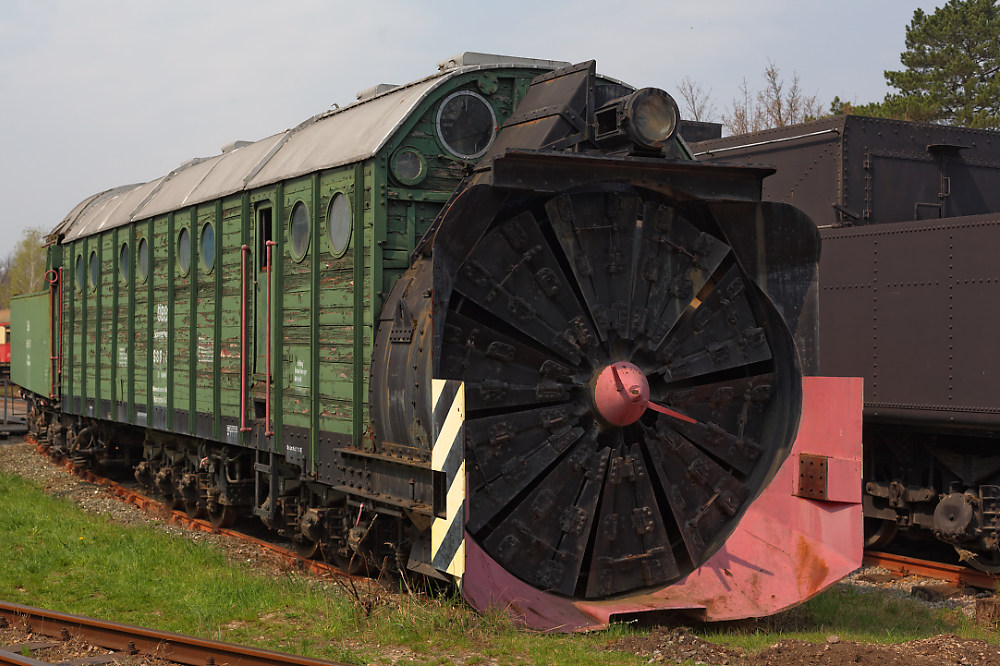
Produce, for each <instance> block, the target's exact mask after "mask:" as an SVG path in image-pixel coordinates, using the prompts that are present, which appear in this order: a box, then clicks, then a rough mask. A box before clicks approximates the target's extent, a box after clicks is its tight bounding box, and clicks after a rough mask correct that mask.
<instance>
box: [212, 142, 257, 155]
mask: <svg viewBox="0 0 1000 666" xmlns="http://www.w3.org/2000/svg"><path fill="white" fill-rule="evenodd" d="M251 143H253V141H233V142H232V143H227V144H226V145H224V146H223V147H222V148H220V149H219V150H221V151H222V154H223V155H225V154H226V153H231V152H233V151H234V150H236V149H237V148H242V147H244V146H249V145H250V144H251Z"/></svg>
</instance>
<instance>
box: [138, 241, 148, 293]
mask: <svg viewBox="0 0 1000 666" xmlns="http://www.w3.org/2000/svg"><path fill="white" fill-rule="evenodd" d="M136 259H137V260H138V262H139V267H138V269H139V279H140V280H142V281H143V282H145V281H146V276H147V275H149V244H148V243H146V239H145V238H140V239H139V254H138V256H137V257H136Z"/></svg>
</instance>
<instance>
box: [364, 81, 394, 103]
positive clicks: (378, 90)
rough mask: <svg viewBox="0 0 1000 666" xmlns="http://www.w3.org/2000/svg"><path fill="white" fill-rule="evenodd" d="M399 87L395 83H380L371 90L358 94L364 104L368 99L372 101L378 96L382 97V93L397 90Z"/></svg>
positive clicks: (367, 89) (366, 89)
mask: <svg viewBox="0 0 1000 666" xmlns="http://www.w3.org/2000/svg"><path fill="white" fill-rule="evenodd" d="M398 87H399V86H398V85H396V84H395V83H380V84H378V85H377V86H372V87H371V88H365V89H364V90H362V91H361V92H359V93H358V94H357V98H358V101H359V102H363V101H365V100H366V99H371V98H372V97H375V96H376V95H381V94H382V93H386V92H389V91H390V90H395V89H396V88H398Z"/></svg>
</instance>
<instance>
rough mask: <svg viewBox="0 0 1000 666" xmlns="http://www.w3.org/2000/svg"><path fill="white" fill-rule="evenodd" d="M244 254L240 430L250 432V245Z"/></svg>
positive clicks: (241, 311) (244, 248) (246, 247)
mask: <svg viewBox="0 0 1000 666" xmlns="http://www.w3.org/2000/svg"><path fill="white" fill-rule="evenodd" d="M240 252H241V254H242V257H241V260H242V274H241V277H240V290H241V293H242V294H243V301H242V302H241V303H240V432H249V431H250V430H251V428H250V426H248V425H247V255H249V254H250V246H249V245H243V246H242V247H240Z"/></svg>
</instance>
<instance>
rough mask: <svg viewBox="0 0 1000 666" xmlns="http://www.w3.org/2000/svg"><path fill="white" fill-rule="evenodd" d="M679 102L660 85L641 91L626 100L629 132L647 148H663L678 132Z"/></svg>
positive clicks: (638, 142) (626, 127)
mask: <svg viewBox="0 0 1000 666" xmlns="http://www.w3.org/2000/svg"><path fill="white" fill-rule="evenodd" d="M678 118H679V114H678V113H677V102H675V101H674V98H673V97H671V96H670V95H668V94H667V93H665V92H664V91H662V90H659V89H657V88H643V89H642V90H637V91H635V92H634V93H632V95H631V96H630V97H629V99H628V101H627V102H626V103H625V119H626V122H625V123H624V125H625V131H626V133H627V134H628V136H629V138H630V139H632V141H633V142H634V143H636V144H638V145H640V146H643V147H645V148H662V147H663V146H664V144H666V142H667V141H669V140H670V138H671V137H673V135H674V132H675V131H677V121H678Z"/></svg>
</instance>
